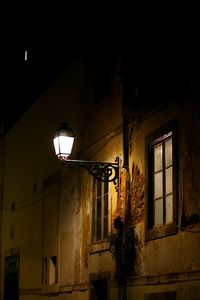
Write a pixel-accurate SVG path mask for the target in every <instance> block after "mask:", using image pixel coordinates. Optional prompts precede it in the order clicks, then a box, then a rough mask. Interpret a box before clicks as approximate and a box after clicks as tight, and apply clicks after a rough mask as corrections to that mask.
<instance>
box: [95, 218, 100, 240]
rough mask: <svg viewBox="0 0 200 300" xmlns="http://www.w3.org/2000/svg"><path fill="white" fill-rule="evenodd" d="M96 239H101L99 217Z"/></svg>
mask: <svg viewBox="0 0 200 300" xmlns="http://www.w3.org/2000/svg"><path fill="white" fill-rule="evenodd" d="M96 240H97V241H100V240H101V219H98V220H97V237H96Z"/></svg>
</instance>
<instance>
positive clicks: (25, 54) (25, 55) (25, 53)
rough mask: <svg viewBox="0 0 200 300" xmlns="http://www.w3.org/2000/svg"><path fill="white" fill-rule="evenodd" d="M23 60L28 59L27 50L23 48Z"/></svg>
mask: <svg viewBox="0 0 200 300" xmlns="http://www.w3.org/2000/svg"><path fill="white" fill-rule="evenodd" d="M24 60H25V61H27V60H28V51H27V50H25V52H24Z"/></svg>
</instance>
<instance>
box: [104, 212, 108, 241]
mask: <svg viewBox="0 0 200 300" xmlns="http://www.w3.org/2000/svg"><path fill="white" fill-rule="evenodd" d="M103 233H104V239H107V238H108V216H105V217H104V232H103Z"/></svg>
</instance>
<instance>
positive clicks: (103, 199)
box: [92, 179, 109, 242]
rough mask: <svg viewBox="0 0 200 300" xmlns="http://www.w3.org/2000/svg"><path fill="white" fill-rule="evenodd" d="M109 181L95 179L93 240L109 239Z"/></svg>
mask: <svg viewBox="0 0 200 300" xmlns="http://www.w3.org/2000/svg"><path fill="white" fill-rule="evenodd" d="M108 185H109V184H108V182H101V181H99V180H96V179H95V180H94V199H93V226H92V228H93V233H92V238H93V242H101V241H104V240H106V239H108V234H109V203H108Z"/></svg>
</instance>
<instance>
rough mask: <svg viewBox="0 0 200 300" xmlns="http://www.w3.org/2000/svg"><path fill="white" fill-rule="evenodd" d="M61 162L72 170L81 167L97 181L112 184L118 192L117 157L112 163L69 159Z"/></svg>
mask: <svg viewBox="0 0 200 300" xmlns="http://www.w3.org/2000/svg"><path fill="white" fill-rule="evenodd" d="M62 162H63V163H64V164H66V165H68V166H69V167H72V168H75V167H83V168H84V169H86V170H87V171H88V172H89V173H90V174H91V175H93V176H94V177H95V178H96V179H97V180H100V181H102V182H113V183H114V185H115V189H116V191H118V187H119V157H116V159H115V162H114V163H111V162H97V161H86V160H71V159H66V160H62Z"/></svg>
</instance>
